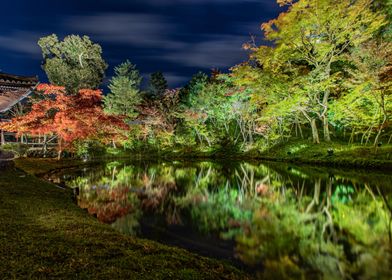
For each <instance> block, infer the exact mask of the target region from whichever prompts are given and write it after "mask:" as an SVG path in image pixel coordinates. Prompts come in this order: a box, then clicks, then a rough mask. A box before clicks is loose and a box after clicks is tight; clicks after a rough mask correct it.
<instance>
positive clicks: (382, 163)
mask: <svg viewBox="0 0 392 280" xmlns="http://www.w3.org/2000/svg"><path fill="white" fill-rule="evenodd" d="M329 149H331V150H332V151H333V154H332V155H331V154H328V150H329ZM258 157H260V158H263V159H267V160H276V161H285V162H298V163H310V164H320V165H326V166H346V167H366V168H383V169H391V168H392V145H384V146H382V147H378V148H377V150H376V148H375V147H373V146H364V145H358V144H353V145H347V144H345V143H336V142H331V143H325V142H323V143H320V144H317V145H316V144H312V143H311V142H309V141H306V140H292V141H289V142H285V143H282V144H279V145H277V146H274V147H272V148H271V149H269V150H268V151H264V152H263V153H261V155H260V156H258Z"/></svg>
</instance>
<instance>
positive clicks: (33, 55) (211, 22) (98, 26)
mask: <svg viewBox="0 0 392 280" xmlns="http://www.w3.org/2000/svg"><path fill="white" fill-rule="evenodd" d="M6 3H7V4H3V8H4V9H5V10H6V11H7V13H4V15H2V17H0V69H1V70H3V71H7V72H13V73H15V74H39V75H40V77H41V79H42V80H44V79H45V75H44V73H42V71H41V69H40V64H41V61H40V60H41V55H40V49H39V47H38V46H37V45H36V42H37V41H38V39H39V38H40V37H42V36H45V35H48V34H52V33H56V34H58V35H59V36H60V37H63V36H66V35H67V34H80V35H89V36H90V37H91V38H92V40H94V41H95V42H97V43H99V44H101V45H102V47H103V50H104V57H105V59H106V60H107V61H108V62H109V64H110V70H109V71H108V75H109V76H110V75H111V73H112V70H111V69H112V68H113V66H115V65H116V64H118V63H120V62H122V61H124V60H125V59H131V60H132V61H133V62H135V63H136V64H137V65H138V67H139V68H140V70H141V72H142V73H144V75H145V76H148V74H149V73H151V72H153V71H162V72H164V73H165V75H166V76H167V78H168V80H169V82H170V85H171V86H173V87H175V86H178V85H181V84H183V83H185V82H186V80H187V79H189V78H190V76H191V75H192V74H193V73H196V72H197V71H199V70H203V71H209V70H210V69H211V68H213V67H218V68H221V69H222V70H225V69H227V68H229V67H230V66H232V65H234V64H236V63H240V62H241V61H243V60H244V59H246V56H247V54H246V52H244V51H243V50H242V49H241V46H242V44H243V43H244V42H247V41H248V40H249V38H250V35H256V36H258V38H261V36H262V34H261V31H260V28H259V26H260V23H261V22H263V21H266V20H268V19H270V18H273V17H276V16H277V15H278V13H279V11H280V8H279V7H278V6H277V4H276V2H275V0H166V1H165V0H132V1H129V0H111V1H106V0H83V1H80V0H68V1H50V0H36V1H30V0H19V1H13V2H11V1H7V2H6ZM4 5H5V6H6V7H4Z"/></svg>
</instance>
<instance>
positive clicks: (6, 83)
mask: <svg viewBox="0 0 392 280" xmlns="http://www.w3.org/2000/svg"><path fill="white" fill-rule="evenodd" d="M38 84H39V82H38V78H37V77H24V76H16V75H10V74H5V73H0V121H2V122H3V121H7V119H8V116H7V115H8V114H7V113H8V111H9V110H11V108H12V107H14V106H15V105H16V104H18V103H19V102H21V101H22V100H23V99H25V98H26V97H28V96H29V95H30V94H31V93H32V92H33V90H34V89H35V87H36V86H37V85H38ZM5 135H6V133H5V132H4V131H1V144H4V143H5Z"/></svg>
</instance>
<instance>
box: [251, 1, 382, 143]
mask: <svg viewBox="0 0 392 280" xmlns="http://www.w3.org/2000/svg"><path fill="white" fill-rule="evenodd" d="M278 3H279V4H281V5H286V4H289V5H290V7H289V8H288V11H287V12H285V13H282V14H280V15H279V17H278V18H276V19H273V20H271V21H269V22H267V23H264V24H263V25H262V28H263V30H264V33H265V38H266V39H267V40H269V41H271V42H273V43H274V47H273V48H270V47H267V46H262V47H260V48H256V50H255V54H254V55H253V57H255V58H256V60H257V62H258V63H259V64H260V65H262V67H263V69H265V70H267V71H269V72H271V73H276V74H278V75H280V76H281V77H282V78H283V79H287V81H288V82H289V83H291V88H292V89H294V88H296V89H297V90H295V91H294V92H292V93H290V92H287V94H286V95H285V96H281V98H282V99H281V100H282V101H284V100H285V99H287V98H288V99H291V98H292V99H293V100H296V102H297V106H295V107H292V106H290V110H292V109H296V110H299V111H300V112H301V113H302V115H303V116H304V117H305V119H306V120H307V121H308V122H309V124H310V126H311V127H312V132H313V140H314V142H316V143H317V142H319V140H318V139H319V137H318V129H317V122H316V121H317V120H320V121H321V123H322V126H323V131H324V140H326V141H330V139H331V138H330V130H329V126H330V121H329V118H330V114H329V105H330V101H331V98H332V97H333V96H334V95H336V94H338V91H339V88H338V86H337V85H338V84H337V83H336V80H337V79H338V78H339V76H340V75H341V73H342V71H343V69H342V68H343V67H344V66H345V65H347V64H349V62H348V61H347V56H346V53H348V52H350V49H351V48H353V47H356V46H359V45H360V44H362V43H364V42H366V41H367V40H369V39H371V38H372V36H374V34H375V33H376V32H378V31H379V30H380V28H381V27H383V26H384V25H385V24H386V21H385V16H384V15H382V14H381V13H379V12H377V11H375V10H374V9H373V8H372V0H355V1H352V0H300V1H293V0H280V1H278ZM293 94H294V96H293ZM298 94H300V96H297V95H298Z"/></svg>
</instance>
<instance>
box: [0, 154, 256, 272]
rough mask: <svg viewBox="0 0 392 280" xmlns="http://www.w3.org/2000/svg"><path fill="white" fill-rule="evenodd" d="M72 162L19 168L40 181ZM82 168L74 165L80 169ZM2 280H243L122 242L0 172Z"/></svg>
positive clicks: (204, 262)
mask: <svg viewBox="0 0 392 280" xmlns="http://www.w3.org/2000/svg"><path fill="white" fill-rule="evenodd" d="M74 164H75V161H73V162H71V161H68V162H67V161H60V162H56V161H53V160H38V161H37V160H35V159H34V160H18V161H17V162H16V165H17V166H18V167H19V168H21V167H23V168H24V169H25V170H28V171H29V172H32V173H35V174H38V173H43V172H45V171H49V170H52V169H54V168H59V167H61V166H63V167H64V166H68V167H69V166H73V165H74ZM78 164H80V163H78ZM0 217H1V223H0V275H1V278H2V279H30V278H34V279H47V278H61V279H248V278H249V276H248V275H247V274H246V273H244V272H241V271H239V270H238V269H236V268H234V267H232V266H230V265H229V264H227V263H225V262H222V261H217V260H211V259H208V258H204V257H200V256H197V255H195V254H191V253H189V252H187V251H185V250H181V249H177V248H171V247H168V246H164V245H161V244H159V243H156V242H153V241H149V240H143V239H137V238H132V237H129V236H124V235H122V234H120V233H117V232H116V231H114V230H113V229H112V228H111V227H110V226H108V225H104V224H100V223H99V222H98V221H97V220H96V219H95V218H93V217H91V216H89V215H88V214H87V213H86V212H85V211H83V210H82V209H80V208H78V207H77V206H76V205H75V204H73V203H72V200H71V194H70V192H69V191H68V190H62V189H60V188H56V187H55V186H53V185H52V184H49V183H47V182H45V181H42V180H40V179H38V178H36V177H34V176H33V175H30V174H27V173H25V172H23V171H21V170H17V169H14V168H8V169H4V170H0Z"/></svg>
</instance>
